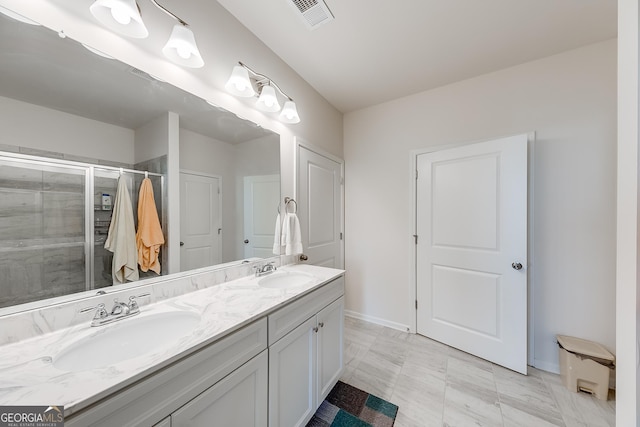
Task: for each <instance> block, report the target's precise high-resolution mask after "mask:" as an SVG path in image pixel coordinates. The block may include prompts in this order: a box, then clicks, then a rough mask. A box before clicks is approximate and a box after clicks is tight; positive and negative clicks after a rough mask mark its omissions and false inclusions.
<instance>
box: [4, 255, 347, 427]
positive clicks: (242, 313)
mask: <svg viewBox="0 0 640 427" xmlns="http://www.w3.org/2000/svg"><path fill="white" fill-rule="evenodd" d="M281 271H299V272H304V273H308V274H310V275H312V276H313V278H312V279H310V281H309V282H308V283H305V284H302V285H299V286H294V287H289V288H285V289H277V288H276V289H272V288H265V287H262V286H259V285H258V280H259V278H255V277H253V276H249V277H245V278H242V279H238V280H234V281H231V282H226V283H223V284H220V285H216V286H213V287H210V288H206V289H203V290H200V291H196V292H191V293H188V294H185V295H181V296H179V297H175V298H172V299H169V300H165V301H162V302H159V303H156V304H148V305H145V304H144V299H140V312H141V313H140V314H139V315H136V316H134V317H132V318H131V319H135V318H141V317H142V316H149V315H154V314H157V313H162V312H167V311H189V312H193V313H196V314H198V315H200V322H199V323H198V325H197V326H196V327H195V329H194V330H193V331H192V333H191V334H189V335H186V336H184V337H182V338H179V339H177V340H174V341H172V342H168V343H165V344H163V345H162V346H161V347H159V348H157V349H156V350H154V351H151V352H149V353H146V354H143V355H141V356H138V357H135V358H132V359H128V360H124V361H122V362H119V363H115V364H113V365H109V366H106V367H101V368H96V369H90V370H84V371H77V372H67V371H63V370H60V369H58V368H56V367H55V366H54V361H55V358H56V356H57V355H58V354H60V352H61V351H62V350H64V349H65V348H66V347H68V346H69V345H72V344H73V343H74V342H77V341H78V340H81V339H83V338H86V337H87V336H90V335H93V334H97V333H100V332H101V331H106V330H107V329H108V328H110V327H111V326H112V325H113V326H115V325H123V324H125V322H127V321H128V320H129V319H123V320H120V321H117V322H115V323H113V324H111V325H105V326H100V327H91V326H90V324H89V322H87V323H85V324H81V325H76V326H72V327H69V328H65V329H62V330H59V331H55V332H52V333H49V334H45V335H41V336H38V337H34V338H30V339H26V340H23V341H19V342H16V343H12V344H8V345H5V346H1V347H0V405H64V408H65V416H70V415H71V414H74V413H76V412H78V411H79V410H81V409H84V408H86V407H88V406H89V405H91V404H93V403H95V402H97V401H99V400H100V399H102V398H104V397H106V396H108V395H110V394H112V393H114V392H116V391H118V390H120V389H122V388H124V387H126V386H128V385H130V384H132V383H134V382H135V381H138V380H140V379H141V378H144V377H146V376H148V375H150V374H152V373H153V372H155V371H157V370H159V369H162V368H163V367H165V366H167V365H169V364H171V363H173V362H175V361H177V360H179V359H181V358H183V357H185V356H187V355H189V354H190V353H192V352H195V351H197V350H199V349H201V348H203V347H205V346H207V345H209V344H211V343H214V342H215V341H217V340H219V339H221V338H222V337H224V336H226V335H228V334H230V333H232V332H234V331H236V330H238V329H240V328H242V327H243V326H245V325H248V324H249V323H251V322H253V321H254V320H257V319H259V318H261V317H264V316H266V315H268V314H269V313H271V312H273V311H275V310H277V309H278V308H280V307H282V306H284V305H286V304H288V303H289V302H291V301H293V300H295V299H297V298H299V297H301V296H303V295H305V294H307V293H309V292H311V291H313V290H315V289H316V288H318V287H320V286H322V285H323V284H325V283H327V282H328V281H330V280H332V279H334V278H336V277H339V276H340V275H342V274H343V273H344V271H343V270H337V269H332V268H325V267H316V266H311V265H303V264H296V265H288V266H285V267H282V268H279V269H278V272H281ZM264 277H267V276H264Z"/></svg>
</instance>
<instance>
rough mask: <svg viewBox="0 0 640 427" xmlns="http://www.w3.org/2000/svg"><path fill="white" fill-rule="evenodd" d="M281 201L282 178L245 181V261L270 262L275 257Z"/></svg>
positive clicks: (268, 176)
mask: <svg viewBox="0 0 640 427" xmlns="http://www.w3.org/2000/svg"><path fill="white" fill-rule="evenodd" d="M279 199H280V175H260V176H245V177H244V236H245V237H244V242H243V245H244V257H245V258H251V257H259V258H268V257H270V256H273V255H274V253H273V243H274V233H275V231H276V219H277V217H278V200H279ZM275 255H279V253H277V254H275Z"/></svg>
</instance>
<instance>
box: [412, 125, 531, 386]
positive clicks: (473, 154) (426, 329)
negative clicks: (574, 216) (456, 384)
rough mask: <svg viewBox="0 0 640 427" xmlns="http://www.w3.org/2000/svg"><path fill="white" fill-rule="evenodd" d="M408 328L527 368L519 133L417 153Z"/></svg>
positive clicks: (522, 139)
mask: <svg viewBox="0 0 640 427" xmlns="http://www.w3.org/2000/svg"><path fill="white" fill-rule="evenodd" d="M417 170H418V182H417V186H416V188H417V194H416V197H417V204H416V207H417V212H416V218H417V224H416V225H417V234H418V244H417V252H416V257H417V260H416V266H417V272H416V278H417V289H416V292H417V299H418V311H417V331H418V333H419V334H422V335H425V336H428V337H430V338H433V339H435V340H438V341H441V342H443V343H445V344H448V345H450V346H452V347H456V348H458V349H460V350H463V351H466V352H468V353H471V354H474V355H476V356H479V357H482V358H484V359H487V360H489V361H492V362H494V363H497V364H499V365H502V366H505V367H507V368H510V369H512V370H514V371H518V372H521V373H523V374H526V372H527V273H526V265H527V136H526V135H518V136H514V137H509V138H502V139H498V140H494V141H489V142H483V143H478V144H471V145H466V146H462V147H457V148H451V149H446V150H441V151H437V152H433V153H428V154H421V155H419V156H417Z"/></svg>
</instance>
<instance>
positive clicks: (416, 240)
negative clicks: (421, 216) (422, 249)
mask: <svg viewBox="0 0 640 427" xmlns="http://www.w3.org/2000/svg"><path fill="white" fill-rule="evenodd" d="M413 240H415V242H416V245H417V244H418V235H417V234H414V235H413Z"/></svg>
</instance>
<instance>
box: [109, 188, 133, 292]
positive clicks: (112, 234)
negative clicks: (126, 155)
mask: <svg viewBox="0 0 640 427" xmlns="http://www.w3.org/2000/svg"><path fill="white" fill-rule="evenodd" d="M104 247H105V249H107V250H108V251H110V252H113V263H112V265H111V274H112V276H113V284H114V285H117V284H118V283H125V282H126V281H134V280H138V279H139V275H138V253H137V251H136V229H135V226H134V224H133V209H132V207H131V198H130V197H129V189H128V188H127V182H126V178H125V177H124V176H122V175H121V176H120V178H119V179H118V191H117V193H116V200H115V202H114V204H113V214H112V215H111V224H109V234H108V235H107V240H106V241H105V242H104Z"/></svg>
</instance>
